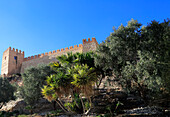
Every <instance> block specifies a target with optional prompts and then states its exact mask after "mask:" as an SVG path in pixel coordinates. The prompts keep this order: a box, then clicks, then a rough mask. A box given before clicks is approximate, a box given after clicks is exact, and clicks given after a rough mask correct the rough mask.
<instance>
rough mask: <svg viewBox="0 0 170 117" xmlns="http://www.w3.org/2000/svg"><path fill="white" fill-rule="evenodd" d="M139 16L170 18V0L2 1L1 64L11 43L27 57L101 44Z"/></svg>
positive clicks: (144, 19) (144, 20) (145, 19)
mask: <svg viewBox="0 0 170 117" xmlns="http://www.w3.org/2000/svg"><path fill="white" fill-rule="evenodd" d="M131 18H133V19H137V20H138V21H139V22H140V23H142V24H144V25H147V22H150V21H151V20H157V21H161V22H162V21H163V20H164V19H167V18H170V0H0V66H1V61H2V55H3V51H5V50H6V49H7V48H8V47H9V46H11V47H12V48H13V47H14V48H17V49H21V50H22V51H25V56H26V57H27V56H31V55H36V54H40V53H44V52H49V51H51V50H57V49H61V48H65V47H68V46H72V45H76V44H81V43H82V39H83V38H89V37H90V38H91V37H96V39H97V41H98V42H99V43H100V42H102V41H104V40H105V39H106V38H107V37H108V36H109V35H110V32H112V27H113V26H116V27H118V26H119V25H121V23H122V24H124V25H126V24H127V22H128V21H129V20H130V19H131Z"/></svg>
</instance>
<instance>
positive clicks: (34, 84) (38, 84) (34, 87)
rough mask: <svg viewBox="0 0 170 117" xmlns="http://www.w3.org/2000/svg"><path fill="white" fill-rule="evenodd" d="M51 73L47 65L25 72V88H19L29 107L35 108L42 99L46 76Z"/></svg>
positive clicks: (23, 76)
mask: <svg viewBox="0 0 170 117" xmlns="http://www.w3.org/2000/svg"><path fill="white" fill-rule="evenodd" d="M51 73H52V71H51V69H50V67H49V66H47V65H39V66H38V67H30V68H28V69H26V70H25V71H24V73H23V75H22V78H23V86H22V87H20V88H19V91H20V95H21V96H22V97H23V98H24V101H25V102H26V103H27V104H28V105H30V106H34V104H35V103H36V102H37V100H38V99H39V98H40V97H42V95H41V88H42V87H43V85H44V84H45V80H46V76H49V75H50V74H51Z"/></svg>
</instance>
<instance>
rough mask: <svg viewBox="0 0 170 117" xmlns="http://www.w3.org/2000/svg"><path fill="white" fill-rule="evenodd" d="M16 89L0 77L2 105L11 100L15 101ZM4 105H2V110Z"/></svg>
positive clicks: (0, 101)
mask: <svg viewBox="0 0 170 117" xmlns="http://www.w3.org/2000/svg"><path fill="white" fill-rule="evenodd" d="M14 91H15V88H14V87H13V86H12V85H11V84H10V83H9V81H8V80H7V79H6V78H1V77H0V103H2V104H4V103H6V102H8V101H9V100H12V99H14ZM1 106H2V105H0V108H1Z"/></svg>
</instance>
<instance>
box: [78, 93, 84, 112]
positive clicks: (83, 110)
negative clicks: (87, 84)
mask: <svg viewBox="0 0 170 117" xmlns="http://www.w3.org/2000/svg"><path fill="white" fill-rule="evenodd" d="M79 96H80V95H79ZM80 99H81V103H82V107H83V113H85V108H84V102H83V99H82V97H81V96H80Z"/></svg>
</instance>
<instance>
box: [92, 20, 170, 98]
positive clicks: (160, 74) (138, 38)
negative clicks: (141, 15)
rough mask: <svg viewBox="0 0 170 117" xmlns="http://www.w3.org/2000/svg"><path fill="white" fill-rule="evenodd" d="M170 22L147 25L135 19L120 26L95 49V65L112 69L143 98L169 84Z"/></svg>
mask: <svg viewBox="0 0 170 117" xmlns="http://www.w3.org/2000/svg"><path fill="white" fill-rule="evenodd" d="M169 22H170V21H169V20H167V21H166V20H165V21H164V22H163V23H159V22H156V21H152V22H151V23H149V24H148V26H146V27H142V28H141V24H140V23H138V22H137V21H136V20H133V19H132V20H131V21H129V22H128V25H127V26H123V25H121V26H120V27H119V28H118V29H115V28H114V32H113V33H111V35H110V36H109V37H108V38H107V39H106V40H105V41H104V42H103V43H102V44H101V45H100V46H99V47H98V48H97V51H96V52H97V56H96V57H95V65H97V66H100V67H101V68H103V70H104V71H112V73H113V74H114V76H115V77H117V78H119V79H120V80H122V83H123V86H124V88H125V89H129V91H135V90H137V91H138V92H139V94H140V95H141V96H142V97H143V98H145V94H146V93H147V90H151V91H152V92H157V91H159V90H160V89H161V88H163V87H164V88H166V89H168V86H169V80H168V79H169V66H170V64H169V63H170V62H169V58H170V57H169V55H170V53H169V51H170V48H169V47H170V46H169V44H170V40H169V39H170V36H169V35H170V23H169Z"/></svg>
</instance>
